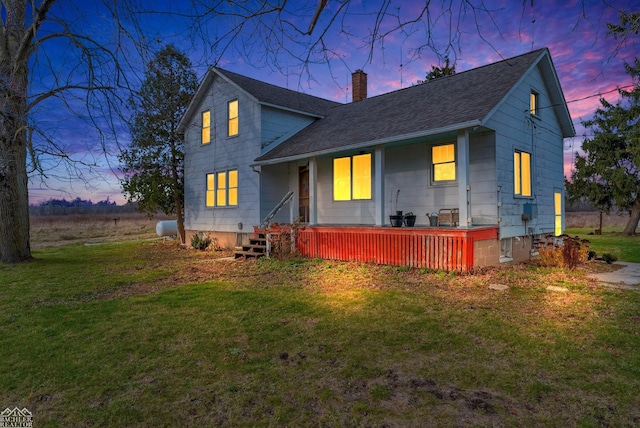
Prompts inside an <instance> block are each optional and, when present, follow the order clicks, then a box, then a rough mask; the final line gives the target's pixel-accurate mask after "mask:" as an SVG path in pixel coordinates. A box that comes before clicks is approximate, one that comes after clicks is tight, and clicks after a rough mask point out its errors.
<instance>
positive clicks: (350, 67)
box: [29, 0, 640, 203]
mask: <svg viewBox="0 0 640 428" xmlns="http://www.w3.org/2000/svg"><path fill="white" fill-rule="evenodd" d="M292 3H293V4H296V5H297V4H302V3H304V2H289V3H288V4H292ZM363 3H364V5H360V2H351V3H350V5H349V9H348V14H347V15H345V17H344V20H341V21H340V23H339V24H335V23H334V25H333V26H331V27H329V31H327V33H326V36H325V38H324V41H325V43H326V48H327V50H328V51H330V52H331V53H330V55H329V59H330V61H329V62H327V61H318V63H317V64H316V63H308V64H306V67H305V66H304V65H301V64H300V61H298V60H296V59H294V58H292V57H290V56H288V55H286V54H284V53H283V51H279V52H274V53H273V55H272V56H269V57H267V56H266V55H264V50H260V47H259V44H256V45H254V44H253V42H252V41H251V40H252V39H251V38H252V37H256V34H258V33H256V32H255V31H256V30H255V29H254V30H251V29H250V28H247V29H246V30H244V29H243V32H242V33H241V34H240V39H238V40H239V42H238V43H236V44H235V45H233V46H232V47H231V48H229V49H227V50H226V51H225V52H224V54H222V55H220V56H218V55H217V54H212V53H211V52H210V50H209V49H207V44H206V43H202V42H201V41H198V40H197V37H193V33H192V32H191V27H189V26H188V24H187V23H186V22H185V21H184V20H180V19H177V18H175V16H172V14H171V13H167V14H156V15H154V16H152V17H150V18H147V19H146V20H145V25H146V27H145V29H146V31H148V32H149V34H150V35H151V37H152V38H153V39H154V40H156V41H157V45H158V46H157V49H159V48H160V47H161V46H162V45H164V44H167V43H173V44H174V45H175V46H176V47H177V48H178V49H180V50H183V51H184V52H185V53H187V54H188V55H189V56H190V57H191V58H192V61H193V63H194V68H195V70H196V72H197V74H198V77H199V78H201V77H202V76H203V75H204V73H205V72H206V69H207V67H208V66H210V65H214V64H215V65H218V66H219V67H222V68H225V69H228V70H230V71H233V72H236V73H240V74H244V75H247V76H250V77H253V78H256V79H260V80H263V81H265V82H269V83H272V84H276V85H280V86H284V87H288V88H290V89H295V90H300V91H303V92H306V93H309V94H313V95H316V96H320V97H324V98H329V99H333V100H336V101H340V102H349V101H350V98H351V96H350V94H351V87H350V79H351V73H352V72H353V71H354V70H356V69H362V70H364V71H365V72H366V73H367V74H368V84H369V87H368V92H369V96H373V95H377V94H382V93H386V92H389V91H393V90H396V89H399V88H402V87H407V86H410V85H412V84H415V83H416V82H417V81H418V80H420V79H424V77H425V74H426V73H427V72H428V71H429V70H430V69H431V66H432V65H439V64H441V58H442V56H443V55H448V56H449V58H450V59H451V62H452V63H455V66H456V71H457V72H461V71H465V70H468V69H471V68H474V67H477V66H481V65H484V64H488V63H491V62H494V61H498V60H500V59H503V58H509V57H512V56H516V55H519V54H522V53H525V52H528V51H531V50H533V49H539V48H542V47H548V48H549V50H550V52H551V56H552V59H553V61H554V64H555V66H556V69H557V72H558V76H559V78H560V83H561V85H562V88H563V91H564V95H565V98H566V100H567V102H568V107H569V111H570V113H571V117H572V118H573V122H574V126H575V128H576V134H577V135H576V137H574V138H571V139H567V140H565V174H569V172H570V168H571V165H572V160H573V153H574V152H575V151H576V150H578V149H579V148H580V146H581V142H582V140H583V138H584V134H585V130H584V128H583V127H582V126H581V121H582V120H584V119H588V118H589V117H590V116H591V115H592V114H593V112H594V111H595V109H596V108H597V106H598V104H599V103H598V100H599V97H600V96H603V97H605V98H606V99H607V100H609V101H612V102H615V101H616V100H618V93H617V92H616V88H619V87H629V85H631V84H632V82H631V79H630V77H629V76H628V75H627V74H626V73H625V72H624V68H623V62H625V61H626V62H632V61H633V60H634V58H635V57H636V56H637V55H638V50H637V49H638V44H640V39H638V36H635V38H629V39H628V40H627V41H626V43H623V44H620V43H619V41H617V40H615V39H614V38H613V37H612V36H610V35H607V29H606V23H608V22H610V23H618V22H619V18H618V16H619V15H618V14H619V10H626V11H631V10H635V11H638V7H637V6H635V5H636V2H635V1H630V0H622V1H612V2H607V3H606V4H605V3H604V2H602V1H587V0H585V1H578V0H570V1H566V2H554V1H537V0H535V1H533V0H527V1H522V2H517V1H516V2H514V1H511V0H486V1H485V2H484V5H485V6H486V9H487V10H488V12H486V11H485V12H483V11H480V10H476V11H475V14H474V11H473V10H470V9H467V10H463V12H462V14H461V15H462V20H461V21H459V22H458V20H457V17H458V16H459V11H460V10H461V9H456V10H455V16H454V21H455V22H454V26H455V28H456V29H457V30H459V31H455V32H454V33H453V35H454V38H455V39H454V40H453V42H454V43H453V44H452V46H451V47H450V49H447V45H448V41H449V40H450V36H449V35H450V33H449V29H450V28H451V25H450V24H451V22H450V20H449V18H450V16H449V15H448V13H447V11H445V12H444V13H443V12H441V11H438V10H436V9H435V8H434V9H432V10H430V20H431V24H432V25H431V29H432V31H431V36H432V37H431V39H430V40H431V42H432V43H431V44H432V45H433V46H435V47H436V48H437V49H438V51H439V53H440V58H439V57H438V56H437V55H436V54H435V53H434V52H433V49H432V48H429V47H424V48H423V49H421V50H418V47H419V46H422V45H424V44H425V42H426V41H427V40H428V39H427V36H426V34H427V32H426V27H427V24H426V21H424V20H423V21H422V22H420V23H417V24H414V25H412V26H407V27H405V28H404V31H402V32H400V31H396V32H392V33H390V34H388V35H386V36H385V37H384V38H383V39H377V41H376V43H375V44H374V45H373V49H372V50H371V49H369V47H370V46H368V45H367V43H366V41H365V39H366V36H367V34H369V32H370V30H371V28H372V27H373V25H374V23H375V15H374V14H372V11H374V10H377V9H378V7H377V6H378V5H377V4H378V3H381V2H371V1H369V2H363ZM433 3H439V2H433ZM471 3H477V4H481V2H480V1H477V2H471ZM59 4H60V5H62V6H58V7H64V6H63V5H64V4H66V2H60V3H59ZM168 4H169V5H171V6H168V9H167V11H168V12H173V11H174V9H172V8H175V7H176V6H175V4H173V5H172V4H171V2H169V3H168ZM308 4H309V5H310V6H309V10H311V12H310V13H311V15H312V14H313V10H314V8H315V5H316V4H317V2H316V1H309V2H308ZM383 4H384V3H383ZM422 4H424V1H402V2H400V1H398V2H395V3H394V2H391V3H390V4H389V6H388V7H387V12H388V19H387V20H383V22H382V23H381V26H380V29H381V33H383V32H384V31H387V30H390V29H392V27H393V24H394V22H396V21H395V18H394V16H396V15H397V16H399V17H400V18H401V19H407V18H409V17H415V16H416V15H417V14H418V11H419V10H420V9H421V7H422ZM454 4H458V2H454ZM632 6H635V8H633V9H632ZM336 7H339V3H336V2H332V1H329V3H328V9H329V10H328V11H326V12H327V13H326V14H325V15H322V16H321V17H320V20H319V22H318V27H317V28H316V30H314V33H313V34H312V37H317V30H319V29H322V28H324V25H325V24H326V23H327V22H328V21H327V18H328V12H330V11H333V10H335V8H336ZM455 7H459V6H454V8H455ZM305 18H306V17H300V16H296V17H295V19H297V20H299V21H300V25H301V26H305V29H306V26H308V22H305ZM94 19H96V20H98V19H100V18H99V12H98V11H96V12H95V15H94ZM425 19H427V18H425ZM307 21H308V18H307ZM207 25H208V26H209V28H208V29H207V31H208V34H209V36H210V37H217V35H218V34H223V33H224V31H225V28H228V27H229V26H231V25H232V23H231V22H230V21H229V20H216V19H212V20H210V22H208V24H207ZM259 37H260V36H259ZM194 40H195V41H194ZM240 41H241V42H240ZM285 47H286V48H291V49H290V50H291V51H293V52H300V51H301V50H303V47H301V46H290V47H289V46H285ZM325 52H327V51H325ZM64 114H65V113H63V112H59V113H58V114H57V115H55V120H56V121H57V123H58V125H57V126H56V128H55V129H57V132H60V133H62V134H64V135H66V136H65V138H66V139H68V140H69V141H74V139H78V140H79V142H78V144H77V147H78V149H77V150H76V152H75V153H74V156H77V157H80V158H82V156H86V157H87V158H90V159H91V160H96V158H95V154H94V153H91V154H89V153H87V154H83V153H82V149H80V148H81V147H86V146H87V144H86V140H87V139H88V138H89V137H88V135H91V134H92V133H93V132H95V131H93V130H91V129H89V127H88V126H87V125H85V124H82V123H74V122H73V121H72V118H71V117H65V116H64ZM85 126H87V128H86V129H85V128H84V127H85ZM120 138H121V139H123V140H126V136H122V135H121V137H120ZM82 139H84V140H83V142H82V143H81V142H80V140H82ZM97 161H98V162H99V163H100V165H101V166H100V167H99V168H98V170H99V171H100V174H99V175H98V178H96V176H92V178H91V179H90V180H89V183H88V185H87V183H86V180H85V181H82V180H77V179H71V178H69V177H68V174H66V171H65V170H64V168H61V167H55V165H53V164H51V170H50V172H49V174H48V176H47V178H46V179H43V178H42V177H40V176H34V177H32V179H31V180H30V190H29V191H30V201H31V203H38V202H41V201H43V200H47V199H50V198H66V199H73V198H75V197H78V196H79V197H81V198H84V199H91V200H93V201H94V202H97V201H99V200H103V199H106V198H107V197H109V198H110V199H111V200H114V201H116V202H118V203H123V202H124V197H123V196H122V194H121V190H120V186H119V183H118V179H117V177H116V176H115V175H114V170H116V169H117V161H116V160H115V157H113V156H112V157H110V158H109V159H108V160H106V159H104V158H101V159H97ZM56 168H57V169H56Z"/></svg>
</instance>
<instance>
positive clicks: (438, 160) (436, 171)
mask: <svg viewBox="0 0 640 428" xmlns="http://www.w3.org/2000/svg"><path fill="white" fill-rule="evenodd" d="M431 164H432V167H433V168H432V169H433V181H434V182H438V181H453V180H455V179H456V154H455V145H454V144H444V145H440V146H433V147H432V148H431Z"/></svg>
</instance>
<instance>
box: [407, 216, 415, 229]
mask: <svg viewBox="0 0 640 428" xmlns="http://www.w3.org/2000/svg"><path fill="white" fill-rule="evenodd" d="M415 224H416V216H414V215H406V216H404V225H405V226H407V227H413V226H415Z"/></svg>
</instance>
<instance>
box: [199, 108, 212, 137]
mask: <svg viewBox="0 0 640 428" xmlns="http://www.w3.org/2000/svg"><path fill="white" fill-rule="evenodd" d="M205 114H207V115H208V118H209V121H208V122H209V123H208V126H204V117H205ZM205 129H206V130H208V137H209V139H208V140H207V141H204V131H205ZM210 143H211V110H210V109H207V110H203V111H202V112H201V113H200V144H202V145H204V144H210Z"/></svg>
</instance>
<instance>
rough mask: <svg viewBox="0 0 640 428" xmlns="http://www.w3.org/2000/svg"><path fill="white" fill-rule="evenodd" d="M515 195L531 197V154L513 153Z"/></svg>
mask: <svg viewBox="0 0 640 428" xmlns="http://www.w3.org/2000/svg"><path fill="white" fill-rule="evenodd" d="M513 193H514V194H516V195H519V196H531V154H530V153H527V152H520V151H516V152H514V153H513Z"/></svg>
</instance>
